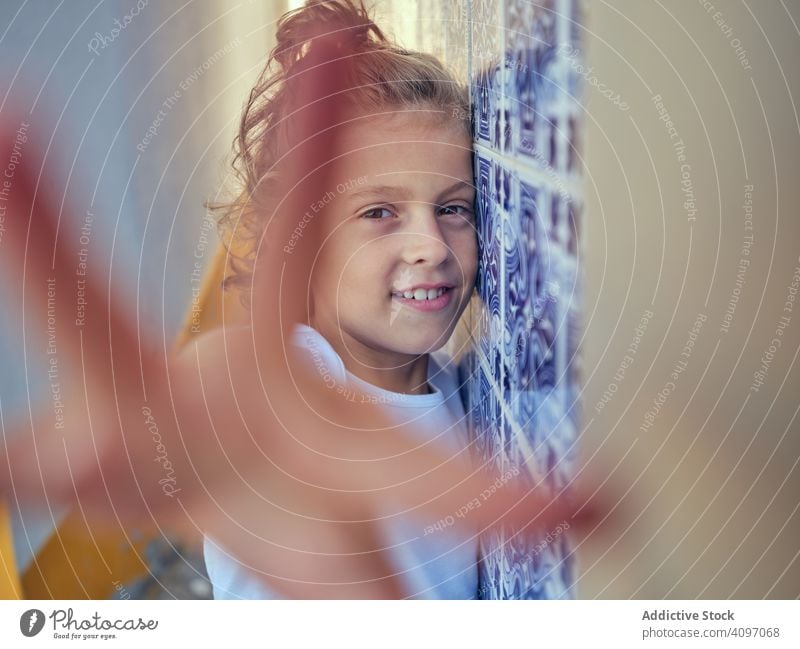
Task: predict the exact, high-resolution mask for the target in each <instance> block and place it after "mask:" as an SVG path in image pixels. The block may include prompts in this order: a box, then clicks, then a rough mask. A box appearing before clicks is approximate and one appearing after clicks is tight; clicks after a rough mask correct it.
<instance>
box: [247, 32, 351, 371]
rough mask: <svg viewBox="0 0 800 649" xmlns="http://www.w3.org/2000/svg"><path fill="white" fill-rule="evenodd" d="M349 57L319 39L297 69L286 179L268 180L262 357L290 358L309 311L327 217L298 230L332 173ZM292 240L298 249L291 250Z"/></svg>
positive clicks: (261, 260)
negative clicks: (291, 343) (297, 232)
mask: <svg viewBox="0 0 800 649" xmlns="http://www.w3.org/2000/svg"><path fill="white" fill-rule="evenodd" d="M348 65H349V64H348V61H347V59H346V58H340V57H339V56H338V54H337V51H336V48H335V47H334V46H333V45H332V44H331V43H329V42H328V41H327V39H324V38H321V39H315V41H314V43H313V45H312V48H311V50H310V51H309V53H308V55H306V56H305V57H303V59H302V61H301V63H299V64H298V65H296V66H295V68H293V70H292V77H293V79H292V83H293V85H294V87H295V89H296V92H295V94H294V95H293V104H292V111H291V115H290V117H289V118H287V122H288V123H287V124H286V125H285V126H287V132H288V148H287V150H286V151H285V152H284V155H283V157H281V158H280V159H279V160H278V162H277V163H276V166H275V169H274V170H273V171H274V172H275V175H276V177H277V178H278V179H279V184H273V185H269V186H268V187H265V191H266V190H269V191H271V192H272V193H273V195H272V196H271V197H269V198H270V199H271V202H272V203H273V204H274V211H273V213H272V214H271V215H270V217H271V218H270V219H269V222H268V226H267V228H266V230H265V232H264V239H263V240H262V242H261V246H260V247H259V250H258V253H257V261H256V268H255V270H254V275H255V282H254V288H253V290H254V294H253V300H252V303H253V329H254V331H255V332H256V340H257V343H258V350H257V352H258V354H259V357H261V358H264V359H265V360H266V362H268V363H278V362H280V363H284V362H285V361H284V359H285V357H286V356H287V350H288V348H289V347H290V346H289V344H288V341H289V340H290V336H291V331H292V327H293V325H294V324H295V323H297V322H305V321H306V318H307V296H308V294H309V277H310V272H311V267H312V264H313V263H314V261H315V260H316V258H317V253H318V251H319V245H320V227H321V220H322V219H323V218H325V215H324V214H322V215H321V216H320V218H317V219H311V221H310V222H309V223H304V224H303V225H304V229H303V232H302V236H300V237H299V238H296V237H295V238H294V239H293V238H292V233H293V232H294V231H295V230H296V229H297V228H298V224H299V222H300V219H301V218H302V217H303V215H304V214H305V213H306V212H307V210H308V206H309V204H310V203H312V202H313V201H314V200H315V199H316V198H317V197H320V196H324V195H325V191H326V189H328V188H329V187H330V181H331V178H332V177H333V175H332V174H333V168H334V167H333V164H332V161H331V158H332V157H333V155H332V153H333V152H334V151H336V143H337V126H339V125H340V123H341V121H342V118H343V115H344V111H345V105H344V102H345V101H346V98H347V97H346V91H347V79H349V77H350V75H349V74H348V71H347V68H348ZM290 240H292V241H295V242H296V245H295V247H294V248H293V250H292V252H291V253H290V254H289V253H286V252H284V248H285V246H286V245H287V244H288V242H289V241H290Z"/></svg>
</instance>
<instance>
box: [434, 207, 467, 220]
mask: <svg viewBox="0 0 800 649" xmlns="http://www.w3.org/2000/svg"><path fill="white" fill-rule="evenodd" d="M456 210H461V212H457V211H456ZM439 213H440V214H442V215H443V216H451V215H452V216H463V217H465V218H467V219H469V218H471V217H472V210H471V209H470V208H468V207H465V206H464V205H456V204H453V205H445V206H444V207H442V208H440V209H439Z"/></svg>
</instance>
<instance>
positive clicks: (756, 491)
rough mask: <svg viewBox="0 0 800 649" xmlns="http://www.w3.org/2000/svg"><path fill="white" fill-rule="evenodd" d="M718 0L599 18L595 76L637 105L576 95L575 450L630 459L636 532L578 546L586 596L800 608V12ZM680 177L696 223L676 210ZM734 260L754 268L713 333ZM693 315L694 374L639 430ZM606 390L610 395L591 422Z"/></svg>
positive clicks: (790, 5)
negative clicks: (759, 602) (775, 600)
mask: <svg viewBox="0 0 800 649" xmlns="http://www.w3.org/2000/svg"><path fill="white" fill-rule="evenodd" d="M706 4H707V5H710V4H712V3H706ZM713 4H715V5H717V6H716V7H715V8H714V9H713V10H711V13H707V12H706V10H705V9H704V8H703V4H702V3H698V2H689V1H688V0H687V1H682V0H681V1H676V0H673V1H670V2H662V3H659V2H640V1H638V0H628V1H621V0H615V1H613V2H605V1H602V0H596V1H595V2H592V3H590V12H589V20H588V24H587V39H586V42H587V47H588V60H589V62H590V65H591V66H593V67H594V70H592V71H591V72H590V75H593V76H594V77H596V78H597V80H598V83H602V84H605V87H606V88H607V89H611V90H613V91H614V92H615V93H619V95H620V100H622V101H625V102H627V104H628V105H629V109H628V110H621V109H620V108H621V107H620V106H616V105H614V104H613V103H612V101H610V100H609V99H607V98H606V97H604V96H602V95H601V94H600V92H599V91H598V89H597V88H592V87H589V88H587V89H586V96H585V105H586V108H587V114H586V116H587V120H586V129H587V132H586V151H585V152H586V199H587V210H586V219H585V223H584V227H585V230H584V237H583V243H584V246H585V266H584V271H585V278H586V293H585V296H586V298H585V314H586V335H585V339H584V343H583V358H584V369H583V371H584V376H585V386H586V388H585V393H584V397H585V399H584V413H585V416H584V420H585V424H587V429H586V431H585V432H584V437H583V440H582V453H583V455H584V457H585V458H586V459H587V461H589V462H590V464H591V465H592V467H593V468H596V469H598V470H600V471H611V470H613V469H614V467H615V466H616V465H617V463H618V462H621V463H620V465H619V468H618V469H617V470H616V471H615V472H614V477H615V478H617V479H618V482H619V484H620V487H621V489H622V491H623V492H624V491H626V490H627V489H628V488H629V487H631V492H630V494H629V498H627V499H626V500H625V501H624V503H625V504H627V505H629V507H630V511H631V512H632V513H633V515H634V516H639V515H641V517H640V518H639V520H638V521H637V522H636V523H635V524H634V525H633V526H632V527H631V528H630V530H628V531H626V530H624V529H618V530H614V531H613V533H611V534H607V535H605V536H604V537H602V538H599V537H595V538H590V539H589V540H588V541H587V542H586V543H585V544H584V545H583V546H582V548H581V561H580V568H581V570H582V575H581V577H580V580H579V583H578V591H579V595H580V596H581V597H596V596H600V597H626V598H627V597H631V596H633V597H640V598H641V597H649V598H661V597H673V598H674V597H682V598H694V597H698V596H700V597H713V598H727V597H737V598H744V597H747V598H761V597H764V596H768V597H783V598H794V597H796V596H797V595H798V583H800V560H798V555H797V552H798V547H799V546H798V537H799V535H800V516H799V515H798V513H797V505H798V502H799V499H798V495H799V494H800V469H798V467H797V460H798V457H800V437H798V433H799V432H800V422H798V419H797V418H796V415H797V409H798V404H799V403H800V399H798V397H799V396H800V371H798V367H797V353H798V343H799V342H800V303H798V302H795V303H794V305H795V306H794V309H793V313H788V312H784V311H782V309H783V305H784V301H785V300H786V297H787V293H788V292H789V290H788V286H789V284H790V283H791V281H792V275H793V272H794V269H795V268H797V267H798V266H800V260H798V256H800V224H799V223H798V207H799V206H800V183H798V168H800V167H799V165H798V163H799V162H800V146H798V145H799V144H800V139H799V138H800V124H799V123H798V113H797V108H796V106H795V100H796V97H797V96H798V91H800V79H799V78H798V74H797V67H796V66H797V61H798V60H800V58H799V57H798V55H799V54H800V45H799V44H800V32H798V27H797V24H798V23H800V5H799V4H798V3H797V2H783V3H782V2H758V3H756V2H748V3H745V2H733V1H728V0H714V2H713ZM784 5H785V6H784ZM748 7H749V9H748ZM751 11H752V14H751V13H750V12H751ZM716 12H721V16H717V19H721V20H723V21H724V23H726V24H727V27H726V26H725V25H724V24H723V25H722V26H720V25H718V24H717V23H716V22H715V20H714V14H715V13H716ZM735 39H738V41H739V43H740V47H741V48H742V50H745V51H746V55H743V56H746V59H747V63H744V62H743V61H740V60H739V58H737V52H736V49H735V46H736V45H737V44H738V43H737V41H736V40H735ZM740 55H741V52H740ZM746 66H749V68H750V69H746ZM656 94H660V95H661V97H662V103H663V106H664V108H665V109H666V111H667V112H668V113H669V115H670V117H671V119H672V122H673V123H674V127H675V129H676V130H677V133H678V136H677V138H680V139H682V140H683V143H684V144H685V151H684V152H683V153H684V155H685V158H686V159H685V161H684V162H681V161H679V160H678V151H677V149H675V148H674V147H673V146H672V143H673V142H675V141H676V139H677V138H675V139H673V140H672V141H671V140H670V135H669V133H668V130H667V126H666V125H665V123H664V122H663V121H659V112H658V107H657V106H656V104H655V102H654V101H653V100H652V96H653V95H656ZM681 164H688V165H690V167H691V169H690V170H688V169H687V168H685V167H684V171H689V178H690V180H691V186H692V190H693V193H694V199H695V205H694V208H695V209H696V213H695V214H692V213H691V212H690V211H689V209H686V208H684V207H683V203H684V194H683V192H682V187H681V180H682V176H681ZM746 184H750V185H753V192H752V215H753V216H752V230H751V231H747V230H746V229H745V227H746V221H745V210H744V209H743V207H742V205H743V203H744V201H745V193H744V192H745V185H746ZM692 216H694V219H695V220H693V221H691V220H690V219H691V217H692ZM748 234H752V235H753V244H752V247H751V248H750V250H751V254H750V255H749V257H747V256H744V255H743V254H742V253H741V249H742V247H743V242H744V241H745V236H746V235H748ZM742 258H744V259H749V261H750V265H749V267H748V268H747V270H746V272H745V273H744V274H743V279H744V284H743V285H742V286H741V287H740V294H741V296H740V299H739V301H738V303H737V304H736V305H735V311H733V314H732V318H731V320H730V323H729V325H730V326H729V329H728V330H727V331H723V326H722V325H723V322H724V320H723V318H724V315H725V313H726V310H727V309H728V308H729V302H730V300H731V298H732V296H733V295H734V290H735V289H737V273H738V272H739V263H740V262H739V260H740V259H742ZM739 279H740V280H741V279H742V278H741V277H740V278H739ZM734 299H735V298H734ZM798 300H800V295H799V296H798ZM647 310H649V311H651V312H652V314H653V315H652V318H650V319H649V323H648V326H647V329H646V333H645V334H644V336H643V339H642V340H641V343H640V345H639V347H638V350H637V351H636V353H635V354H633V355H631V354H627V352H626V349H627V348H628V347H629V345H631V343H632V342H633V341H634V337H635V332H634V328H635V327H636V326H637V323H638V322H639V320H640V318H641V317H642V315H643V314H644V313H645V311H647ZM698 314H703V315H704V316H706V317H707V320H706V321H705V323H703V324H702V327H701V329H700V332H699V335H698V337H697V341H696V345H695V346H694V347H693V348H692V352H691V355H690V356H689V358H688V359H686V358H683V360H687V363H688V365H687V367H686V368H685V371H683V372H682V373H681V374H680V375H679V379H678V380H677V381H673V383H674V384H675V388H674V390H673V391H672V392H671V394H669V396H667V398H666V400H665V402H664V403H663V405H662V406H661V408H660V410H659V411H658V413H657V414H656V415H655V418H654V421H653V423H652V426H650V427H646V430H644V431H643V430H641V429H640V426H641V425H642V423H643V421H645V416H646V413H647V411H648V410H652V411H655V410H656V407H655V406H654V405H653V399H654V398H656V397H657V395H658V393H659V392H660V391H661V390H662V389H664V387H665V386H666V385H667V382H669V381H670V376H669V375H670V373H671V372H672V371H673V368H674V366H675V365H676V363H677V362H678V361H680V360H682V356H681V351H682V348H683V347H684V344H685V342H686V341H687V340H688V339H689V338H690V335H689V331H690V329H691V328H692V326H693V323H694V322H695V320H696V318H697V316H698ZM782 315H784V316H791V320H790V322H789V324H788V327H787V328H786V329H785V330H784V333H783V335H782V337H781V338H780V339H781V347H780V349H779V350H778V353H777V354H776V355H775V358H774V360H772V362H771V364H770V365H769V369H768V372H767V374H766V377H765V378H764V380H763V385H761V386H760V387H759V391H758V392H755V391H752V390H751V383H752V381H753V374H754V372H756V371H757V370H758V369H759V367H760V366H761V358H762V354H764V352H765V351H766V350H768V349H769V346H770V342H771V340H772V339H773V338H774V337H775V330H776V328H777V327H778V323H779V319H780V317H781V316H782ZM626 355H628V356H630V357H631V359H632V363H631V364H630V367H629V368H627V369H625V368H623V371H624V376H622V377H621V378H619V377H618V378H617V379H615V378H614V375H615V373H617V370H618V368H619V366H620V364H621V363H623V362H624V358H625V356H626ZM609 384H613V387H612V388H611V389H612V390H614V389H615V388H616V393H615V394H613V396H612V397H611V398H610V401H609V402H608V403H607V404H606V405H605V406H604V407H603V408H602V409H600V410H599V412H598V409H597V407H596V406H597V402H598V401H600V400H601V399H602V397H603V393H604V391H606V390H607V389H608V387H609ZM757 387H758V386H757ZM670 389H671V388H670V386H667V390H670ZM595 453H596V455H595ZM623 457H624V459H623Z"/></svg>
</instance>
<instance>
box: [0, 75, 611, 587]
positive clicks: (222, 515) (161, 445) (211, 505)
mask: <svg viewBox="0 0 800 649" xmlns="http://www.w3.org/2000/svg"><path fill="white" fill-rule="evenodd" d="M317 77H318V78H316V80H312V81H310V86H309V87H310V88H313V89H314V92H315V93H318V94H319V96H320V97H327V96H332V95H333V94H334V93H335V90H336V88H335V83H336V81H335V80H336V79H337V78H339V77H337V75H336V74H335V73H331V72H328V71H324V74H320V75H317ZM307 106H308V108H307V109H306V110H304V111H303V113H302V114H300V115H298V116H297V117H296V120H297V125H298V132H299V133H300V134H301V137H298V141H301V142H302V141H303V139H304V138H303V137H302V134H303V133H305V134H306V136H307V138H308V143H307V145H306V146H302V147H298V149H297V151H296V152H295V153H294V154H293V155H292V156H290V158H288V159H287V160H285V161H284V163H283V165H284V166H283V168H282V174H283V175H282V177H285V178H286V179H287V183H286V201H285V203H284V205H283V206H282V208H281V209H280V210H279V211H278V213H277V214H276V215H275V216H274V217H273V220H272V221H271V222H270V225H269V229H270V237H274V238H275V240H278V241H282V240H288V236H289V233H290V232H291V230H292V228H293V227H294V223H293V220H292V219H291V218H289V217H288V215H290V214H293V213H294V214H297V213H301V211H300V210H299V207H300V205H301V201H302V197H301V195H300V192H299V191H295V188H296V187H297V186H298V185H297V183H296V182H294V181H296V180H297V179H304V178H305V175H306V171H305V170H308V169H318V168H319V167H320V165H321V162H320V161H324V152H326V151H331V150H333V149H332V147H333V145H334V142H333V137H334V135H333V131H332V130H327V129H326V128H324V126H325V125H328V124H335V123H337V114H338V111H339V109H340V107H338V106H337V105H336V103H335V102H334V103H331V102H327V103H325V102H322V103H319V102H314V101H313V100H312V98H311V97H310V98H309V101H308V102H307ZM12 143H13V133H12V132H11V129H10V128H9V126H8V125H5V126H4V125H2V124H0V155H2V159H4V160H7V159H8V158H9V154H10V150H11V147H12ZM41 163H42V158H41V157H40V156H39V155H38V154H37V152H36V149H35V147H33V146H31V147H28V148H27V149H26V155H25V157H24V160H23V162H22V164H21V165H20V166H19V167H18V168H17V169H16V173H15V177H14V183H13V188H12V190H11V193H10V200H9V201H8V203H7V205H8V209H7V213H6V218H5V228H6V232H5V233H4V238H3V239H2V241H1V242H0V259H2V263H3V270H4V273H3V276H4V280H3V281H4V282H5V283H7V284H8V287H9V290H10V291H12V292H14V293H15V295H16V297H17V300H18V302H17V303H16V304H14V305H13V308H19V309H24V317H25V328H26V330H27V331H30V332H36V333H35V334H32V335H34V337H35V336H37V335H38V336H39V338H38V339H37V340H38V344H37V345H36V346H35V348H31V349H28V350H27V359H28V362H29V363H30V364H31V368H34V367H35V368H39V370H40V371H47V368H48V364H49V363H52V362H54V361H53V359H56V360H55V362H56V363H57V366H58V372H59V375H60V386H61V394H60V400H61V402H62V403H63V411H62V413H61V414H62V415H63V417H61V416H57V413H56V412H55V411H54V408H53V404H52V403H51V402H50V403H44V404H42V406H41V408H40V409H39V410H38V411H36V412H33V413H31V414H30V416H25V417H22V418H20V419H17V420H14V421H10V420H9V419H8V418H7V417H6V420H5V422H4V423H5V430H4V433H5V439H6V440H7V447H6V457H5V458H3V459H2V461H0V492H2V493H6V494H10V493H11V492H12V490H13V492H14V493H15V495H16V497H17V498H19V499H20V500H22V501H27V502H45V501H46V502H50V503H71V504H73V505H75V506H78V507H80V508H81V510H82V511H83V512H84V513H85V515H87V516H90V517H93V518H94V519H96V520H109V521H114V520H117V521H122V522H128V521H130V522H131V523H133V522H134V521H147V522H153V523H155V524H156V525H157V526H158V527H159V528H167V529H171V530H178V531H182V532H186V531H189V532H191V533H197V532H198V531H201V532H203V533H205V534H207V535H210V536H212V537H213V538H214V539H215V540H216V541H218V542H220V543H221V544H222V545H224V546H225V547H226V549H228V550H230V551H231V552H232V553H233V554H235V555H236V556H238V557H239V558H240V559H241V560H242V561H243V562H244V563H245V564H247V565H249V566H251V567H252V568H253V569H255V570H260V571H263V572H264V573H266V575H265V576H264V577H263V578H264V580H265V581H266V582H267V583H268V584H269V586H270V587H271V588H272V589H274V590H275V591H277V592H279V593H282V594H284V595H285V596H288V597H296V598H325V597H349V598H371V597H380V598H394V597H404V596H406V595H407V593H404V592H403V591H402V586H401V584H400V581H399V579H398V577H397V576H395V575H393V571H392V569H391V567H390V566H389V563H388V561H387V552H386V551H384V550H383V549H382V547H381V543H380V536H379V534H378V527H377V526H378V525H380V521H378V520H374V518H375V517H376V516H377V515H378V512H383V511H385V510H386V508H387V506H388V504H389V503H391V507H394V508H395V509H397V508H403V509H407V508H415V511H417V512H418V513H419V514H420V516H424V517H425V518H427V519H430V520H437V519H442V518H445V517H447V516H452V515H453V514H454V513H455V512H456V511H458V510H459V509H460V508H461V507H462V506H463V505H464V504H465V503H468V502H470V501H472V500H474V499H475V498H476V497H478V496H479V495H480V494H481V493H482V492H483V491H484V490H485V489H487V488H490V489H491V486H492V484H493V482H494V481H495V478H496V477H497V476H494V475H488V474H487V473H486V472H484V471H481V470H473V469H472V468H470V467H467V466H465V464H464V463H463V461H462V460H459V459H458V458H452V457H450V456H449V455H447V454H444V453H441V452H437V450H436V449H435V448H431V445H426V446H425V447H422V448H420V447H418V445H417V442H415V441H414V436H413V435H411V434H410V431H408V430H406V429H402V428H397V427H395V426H394V424H393V422H391V421H389V420H388V418H387V415H386V413H385V412H383V410H382V409H381V407H380V406H375V405H371V404H370V403H369V399H360V398H358V397H356V398H355V399H350V398H343V397H342V396H340V395H339V394H338V393H337V392H336V391H334V390H330V389H329V388H327V387H326V386H325V385H324V384H323V382H322V381H320V380H319V378H318V377H317V376H315V375H314V373H313V372H312V371H311V368H309V366H308V365H307V364H306V363H305V362H303V361H302V359H300V358H298V357H297V356H296V353H297V352H296V350H293V349H292V346H291V345H290V343H289V341H290V336H291V330H292V327H293V325H294V323H296V322H298V321H300V319H301V306H302V302H303V300H302V299H298V296H305V295H306V293H307V285H308V284H307V283H308V277H309V265H310V263H311V260H313V258H314V250H315V248H316V247H317V246H318V241H317V240H316V238H315V237H314V234H313V233H314V228H313V227H310V228H309V229H308V232H307V234H306V236H305V237H304V238H303V239H302V242H301V246H302V249H299V250H296V251H295V254H293V255H291V257H290V258H289V257H285V256H278V255H274V254H273V255H266V254H262V255H259V257H258V263H257V266H256V273H255V281H254V287H253V308H252V322H251V326H250V327H249V328H241V329H236V330H225V329H221V330H219V331H218V332H215V333H213V334H210V335H208V336H206V337H204V338H203V339H202V340H201V341H199V342H198V343H197V344H192V345H190V346H189V348H188V350H187V351H186V352H185V353H183V354H182V355H181V356H180V357H177V358H176V357H174V355H173V354H172V353H171V352H169V351H167V350H165V349H163V348H161V347H160V345H159V343H158V341H156V340H152V339H150V337H149V336H148V334H147V333H145V329H140V328H139V327H138V325H137V323H138V320H137V314H136V312H135V309H134V300H133V299H132V296H129V295H125V294H123V293H122V292H121V291H120V290H119V289H118V288H117V287H114V286H112V285H111V284H110V280H109V279H108V278H109V276H110V275H109V273H108V270H109V268H110V259H105V258H104V257H103V254H102V252H100V251H94V250H93V251H92V257H91V266H90V269H91V272H90V273H88V275H87V276H86V277H79V276H77V275H76V265H77V263H78V259H79V253H80V248H81V246H80V244H79V240H78V236H76V233H75V232H74V230H72V229H71V228H70V227H69V226H68V225H67V224H69V223H72V224H75V223H76V222H77V221H76V220H75V219H72V218H69V215H63V214H62V215H60V214H59V211H58V209H57V205H59V203H61V201H60V197H56V196H52V195H49V193H48V191H49V190H48V187H47V183H46V182H40V179H39V177H38V173H39V168H40V165H41ZM325 178H326V174H325V173H324V172H320V173H319V174H318V175H317V176H316V177H315V179H314V181H313V182H314V183H316V184H317V185H318V186H325V182H326V180H325ZM304 187H305V188H306V189H307V187H308V185H307V184H306V185H304ZM319 194H320V195H321V192H319ZM314 195H317V194H314ZM79 294H80V295H81V296H82V298H83V299H84V302H85V304H86V305H87V308H86V312H85V319H84V321H83V322H82V323H81V324H80V325H76V323H75V304H76V300H77V298H78V295H79ZM51 345H52V349H57V353H55V354H54V353H49V352H50V351H51V348H50V346H51ZM492 491H493V495H492V497H491V498H489V499H487V500H485V501H484V502H483V504H482V506H481V507H480V508H478V509H475V510H473V511H472V512H470V514H469V515H468V516H467V517H465V518H458V517H457V518H455V525H454V527H455V528H456V529H458V528H462V529H463V530H464V531H467V530H473V531H474V530H476V529H484V528H486V527H488V526H490V525H497V524H500V523H501V522H513V523H515V524H519V525H525V524H529V523H531V522H533V523H534V524H535V525H536V526H539V527H541V528H542V529H550V528H552V527H554V526H555V525H557V524H558V523H559V522H561V521H563V520H565V519H568V520H570V521H573V522H574V519H573V514H574V513H575V512H576V511H577V510H578V509H580V511H581V512H582V516H583V517H584V518H590V519H593V518H596V517H597V515H598V510H597V508H596V507H594V508H590V507H585V506H583V505H585V502H584V500H585V499H581V498H577V497H575V496H574V495H573V497H572V499H568V498H567V497H566V495H561V496H560V497H556V498H552V497H551V496H549V495H547V494H544V493H542V492H540V491H537V490H531V489H529V488H527V487H526V486H525V485H524V484H522V483H521V482H516V481H511V482H507V483H506V484H505V485H504V486H503V487H502V488H501V489H499V490H496V491H495V490H494V489H493V490H492ZM391 507H390V508H391Z"/></svg>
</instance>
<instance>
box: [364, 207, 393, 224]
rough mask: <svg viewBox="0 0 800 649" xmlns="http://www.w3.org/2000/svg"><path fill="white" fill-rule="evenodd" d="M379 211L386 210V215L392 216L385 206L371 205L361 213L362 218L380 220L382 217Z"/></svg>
mask: <svg viewBox="0 0 800 649" xmlns="http://www.w3.org/2000/svg"><path fill="white" fill-rule="evenodd" d="M381 212H386V214H387V215H388V216H392V213H391V212H390V211H389V210H388V209H387V208H385V207H373V208H372V209H371V210H367V211H366V212H362V213H361V218H362V219H371V220H373V221H381V220H383V218H384V217H382V216H381V215H380V214H381Z"/></svg>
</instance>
